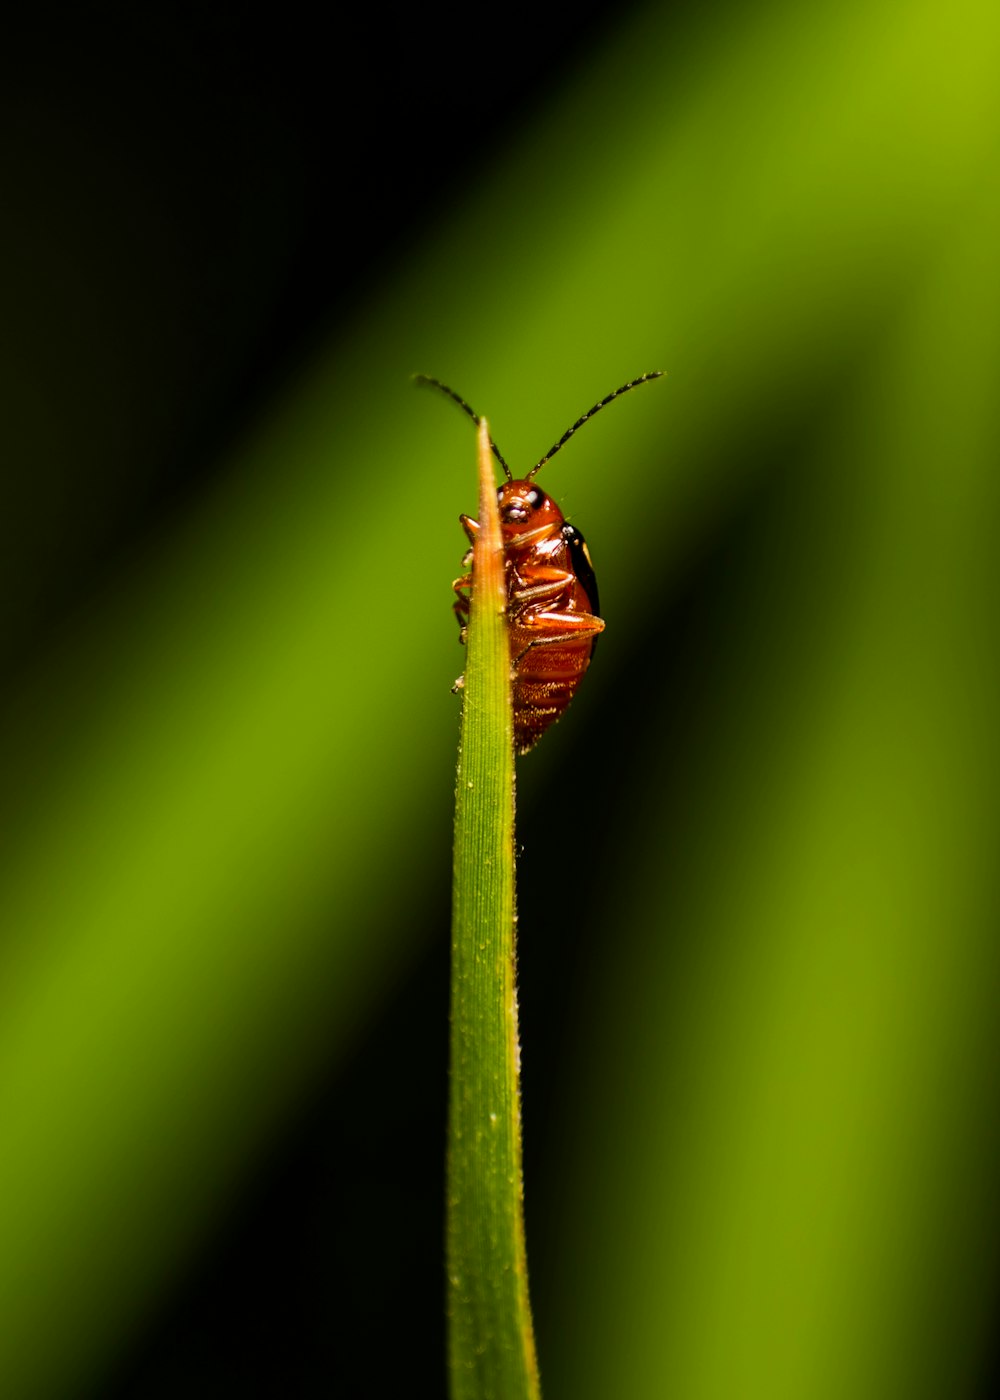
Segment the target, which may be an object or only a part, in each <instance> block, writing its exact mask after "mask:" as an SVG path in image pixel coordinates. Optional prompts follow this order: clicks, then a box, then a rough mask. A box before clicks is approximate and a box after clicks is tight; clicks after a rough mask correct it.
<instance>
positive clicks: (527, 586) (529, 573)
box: [511, 565, 576, 603]
mask: <svg viewBox="0 0 1000 1400" xmlns="http://www.w3.org/2000/svg"><path fill="white" fill-rule="evenodd" d="M575 577H576V576H575V575H574V574H571V573H569V571H568V570H566V569H556V568H552V567H549V566H546V565H536V566H535V567H532V568H526V569H522V570H521V573H520V578H521V581H522V583H523V585H524V586H523V587H521V588H515V589H514V591H513V593H512V594H511V602H512V603H538V602H541V601H542V599H543V598H557V597H558V596H559V594H560V593H562V592H563V590H564V589H566V588H569V587H570V586H571V584H573V582H574V581H575Z"/></svg>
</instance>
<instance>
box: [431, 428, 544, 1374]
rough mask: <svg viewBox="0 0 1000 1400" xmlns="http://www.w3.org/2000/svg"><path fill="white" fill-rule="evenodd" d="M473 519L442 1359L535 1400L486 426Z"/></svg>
mask: <svg viewBox="0 0 1000 1400" xmlns="http://www.w3.org/2000/svg"><path fill="white" fill-rule="evenodd" d="M479 521H480V530H479V533H478V535H477V538H476V543H475V546H474V556H473V572H474V577H475V587H474V588H473V591H472V605H471V617H470V620H469V632H468V656H467V664H466V671H465V686H464V692H463V705H462V732H461V746H460V750H459V760H458V780H457V787H456V799H455V864H454V886H453V903H452V991H451V1088H450V1103H449V1115H448V1185H447V1256H448V1257H447V1270H448V1283H447V1310H448V1361H449V1372H450V1377H451V1395H452V1400H486V1397H487V1396H501V1395H502V1396H503V1397H504V1400H520V1397H529V1398H532V1400H537V1397H538V1395H539V1389H538V1367H537V1362H536V1359H535V1343H534V1335H533V1332H532V1325H531V1310H530V1305H529V1301H528V1274H527V1263H526V1256H525V1245H524V1216H523V1211H522V1196H521V1101H520V1092H519V1088H518V1039H517V1001H516V992H515V986H514V744H513V719H512V704H511V685H510V653H509V643H508V638H507V623H506V618H505V615H504V611H505V603H506V592H505V586H504V563H503V550H502V544H501V537H500V520H499V516H498V514H497V499H496V487H495V483H494V479H493V459H492V456H491V454H490V438H489V430H488V428H487V425H486V422H485V420H483V421H482V422H480V425H479Z"/></svg>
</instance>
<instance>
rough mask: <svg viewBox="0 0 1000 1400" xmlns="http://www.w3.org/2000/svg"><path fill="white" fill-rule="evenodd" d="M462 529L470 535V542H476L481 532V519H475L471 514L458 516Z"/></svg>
mask: <svg viewBox="0 0 1000 1400" xmlns="http://www.w3.org/2000/svg"><path fill="white" fill-rule="evenodd" d="M458 519H459V523H460V524H461V526H462V529H463V530H464V531H465V533H466V534H467V535H468V537H469V543H470V544H475V543H476V536H477V535H478V534H479V521H478V520H473V518H472V516H471V515H460V516H459V517H458Z"/></svg>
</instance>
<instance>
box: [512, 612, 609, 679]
mask: <svg viewBox="0 0 1000 1400" xmlns="http://www.w3.org/2000/svg"><path fill="white" fill-rule="evenodd" d="M518 625H519V627H521V628H523V630H524V631H525V632H531V631H534V630H535V629H537V630H538V632H539V635H538V636H537V637H532V638H531V639H530V641H529V642H528V645H527V646H526V647H523V648H522V649H521V651H519V652H518V654H517V655H516V656H515V657H514V665H515V666H516V665H517V663H518V662H519V661H520V660H521V657H522V656H526V655H527V653H528V652H529V651H531V650H532V649H533V648H534V647H550V646H558V645H559V644H560V643H565V642H579V641H581V640H582V639H583V638H585V637H596V636H597V634H598V632H603V631H604V621H603V619H602V618H599V617H595V616H594V615H593V613H536V614H535V616H534V617H530V616H529V617H527V618H522V619H521V621H520V622H519V624H518Z"/></svg>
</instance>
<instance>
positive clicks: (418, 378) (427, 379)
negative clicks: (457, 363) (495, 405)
mask: <svg viewBox="0 0 1000 1400" xmlns="http://www.w3.org/2000/svg"><path fill="white" fill-rule="evenodd" d="M413 380H414V383H416V384H430V385H431V387H432V388H434V389H440V390H441V392H442V394H447V395H448V397H449V398H450V399H453V400H454V401H455V403H457V404H458V406H459V408H460V409H462V411H463V412H464V413H467V414H468V415H469V417H470V418H471V419H472V421H473V423H475V425H476V427H477V428H478V427H479V414H478V413H477V412H476V411H475V409H473V408H470V407H469V405H468V404H467V403H466V402H465V400H464V399H463V398H461V397H460V396H459V395H458V394H456V393H455V390H454V389H449V388H448V386H447V384H442V383H441V381H440V379H432V378H431V376H430V375H429V374H415V375H414V376H413ZM619 392H620V391H619ZM577 426H578V427H579V424H577ZM560 446H562V444H561V443H560ZM490 447H491V448H492V449H493V456H494V457H495V458H496V459H497V461H498V462H499V463H500V465H501V466H502V467H503V470H504V475H505V476H506V478H507V480H508V481H513V480H514V477H513V474H512V472H511V469H510V467H508V465H507V463H506V462H505V461H504V459H503V453H502V452H501V451H500V449H499V447H497V445H496V443H495V442H494V441H493V438H492V437H491V438H490Z"/></svg>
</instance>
